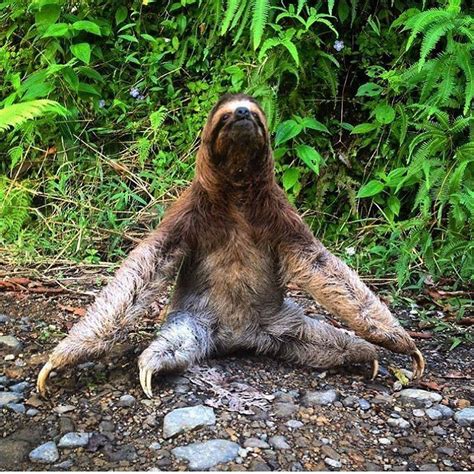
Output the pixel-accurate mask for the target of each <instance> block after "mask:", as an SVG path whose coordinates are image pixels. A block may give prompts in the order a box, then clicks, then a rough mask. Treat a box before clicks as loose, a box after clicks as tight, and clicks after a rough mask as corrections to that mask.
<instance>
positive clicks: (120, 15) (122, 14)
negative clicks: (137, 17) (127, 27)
mask: <svg viewBox="0 0 474 474" xmlns="http://www.w3.org/2000/svg"><path fill="white" fill-rule="evenodd" d="M127 14H128V11H127V7H124V6H123V5H122V6H120V7H118V8H117V11H116V12H115V24H116V25H120V23H123V22H124V21H125V19H126V18H127Z"/></svg>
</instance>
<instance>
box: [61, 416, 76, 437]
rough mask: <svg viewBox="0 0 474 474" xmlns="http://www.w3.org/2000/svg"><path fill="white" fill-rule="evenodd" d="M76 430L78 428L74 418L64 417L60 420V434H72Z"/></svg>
mask: <svg viewBox="0 0 474 474" xmlns="http://www.w3.org/2000/svg"><path fill="white" fill-rule="evenodd" d="M75 429H76V426H75V424H74V421H73V420H72V418H69V417H68V416H62V417H61V418H60V419H59V434H61V435H65V434H66V433H71V432H72V431H75Z"/></svg>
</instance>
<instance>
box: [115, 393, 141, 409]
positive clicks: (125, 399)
mask: <svg viewBox="0 0 474 474" xmlns="http://www.w3.org/2000/svg"><path fill="white" fill-rule="evenodd" d="M135 403H137V399H136V398H135V397H134V396H132V395H122V396H121V397H120V400H119V401H118V403H117V405H118V406H119V407H126V408H129V407H133V406H134V405H135Z"/></svg>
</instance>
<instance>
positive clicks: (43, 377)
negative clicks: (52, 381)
mask: <svg viewBox="0 0 474 474" xmlns="http://www.w3.org/2000/svg"><path fill="white" fill-rule="evenodd" d="M53 369H54V366H53V364H51V362H49V361H48V362H46V364H44V366H43V368H42V369H41V371H40V373H39V374H38V380H37V381H36V389H37V390H38V393H39V394H40V395H41V396H42V397H46V395H47V392H48V388H47V385H46V382H47V381H48V377H49V374H50V373H51V371H52V370H53Z"/></svg>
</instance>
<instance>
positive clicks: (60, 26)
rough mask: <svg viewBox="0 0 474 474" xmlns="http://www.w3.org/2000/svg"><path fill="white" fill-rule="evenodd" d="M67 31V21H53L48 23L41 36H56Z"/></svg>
mask: <svg viewBox="0 0 474 474" xmlns="http://www.w3.org/2000/svg"><path fill="white" fill-rule="evenodd" d="M68 33H69V25H68V24H67V23H55V24H54V25H49V26H48V29H47V30H46V31H45V33H44V34H43V36H42V38H57V37H62V36H66V35H67V34H68Z"/></svg>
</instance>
